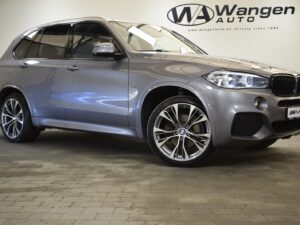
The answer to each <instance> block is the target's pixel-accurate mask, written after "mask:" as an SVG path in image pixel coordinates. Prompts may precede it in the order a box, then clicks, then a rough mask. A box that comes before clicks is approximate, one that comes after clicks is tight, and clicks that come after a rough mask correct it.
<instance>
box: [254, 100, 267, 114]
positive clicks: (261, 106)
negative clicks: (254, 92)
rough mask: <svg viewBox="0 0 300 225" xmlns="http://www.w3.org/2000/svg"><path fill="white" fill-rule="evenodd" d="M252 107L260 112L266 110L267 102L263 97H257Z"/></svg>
mask: <svg viewBox="0 0 300 225" xmlns="http://www.w3.org/2000/svg"><path fill="white" fill-rule="evenodd" d="M254 105H255V107H256V108H258V109H259V110H262V111H264V110H266V109H267V108H268V103H267V100H266V99H264V98H263V97H257V98H256V99H255V100H254Z"/></svg>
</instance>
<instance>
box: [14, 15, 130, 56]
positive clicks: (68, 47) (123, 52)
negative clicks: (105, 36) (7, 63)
mask: <svg viewBox="0 0 300 225" xmlns="http://www.w3.org/2000/svg"><path fill="white" fill-rule="evenodd" d="M84 23H90V24H91V23H92V24H100V25H102V26H103V27H104V28H105V29H107V31H108V32H109V33H110V34H111V36H112V38H113V40H114V44H115V45H116V48H118V49H119V50H120V52H121V55H122V56H123V57H122V59H125V58H128V54H127V52H126V50H125V48H124V47H123V45H122V42H121V41H120V40H119V38H118V37H117V36H116V34H115V33H114V31H113V30H112V29H111V28H110V27H109V26H108V25H107V24H106V23H105V22H101V21H88V20H87V21H79V22H72V23H57V24H52V25H49V26H44V27H39V28H36V29H33V30H32V31H29V32H26V34H27V35H25V36H24V37H22V38H21V40H20V41H19V42H18V43H17V44H16V46H15V47H14V48H13V50H12V55H13V59H14V60H26V59H42V60H86V61H116V59H115V58H114V57H110V56H108V57H94V58H72V56H71V55H68V54H70V52H71V47H72V42H73V38H74V27H75V25H77V24H84ZM57 25H69V29H68V33H67V42H66V53H65V57H64V58H62V59H49V58H40V57H38V52H39V49H40V44H41V40H42V38H43V35H44V34H43V33H44V30H45V29H47V28H48V27H53V26H57ZM33 32H37V35H36V37H37V36H38V34H39V32H41V39H40V41H39V43H38V50H37V56H36V57H35V58H18V57H16V55H15V51H16V49H17V48H18V46H19V45H20V44H21V42H22V41H23V40H24V39H25V38H27V36H28V35H30V34H31V33H33ZM36 37H35V38H36ZM35 38H34V39H33V41H34V40H35ZM31 44H32V43H31ZM31 44H30V46H29V48H28V50H29V49H30V47H31ZM66 55H67V56H66Z"/></svg>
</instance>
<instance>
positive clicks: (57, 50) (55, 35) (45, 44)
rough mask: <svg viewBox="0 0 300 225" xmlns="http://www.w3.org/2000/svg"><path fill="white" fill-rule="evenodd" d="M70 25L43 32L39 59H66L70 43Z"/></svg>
mask: <svg viewBox="0 0 300 225" xmlns="http://www.w3.org/2000/svg"><path fill="white" fill-rule="evenodd" d="M68 30H69V25H56V26H51V27H47V28H45V29H44V31H43V36H42V38H41V42H40V46H39V51H38V57H39V58H47V59H62V58H64V57H65V54H66V52H67V51H66V49H67V47H66V46H67V42H68Z"/></svg>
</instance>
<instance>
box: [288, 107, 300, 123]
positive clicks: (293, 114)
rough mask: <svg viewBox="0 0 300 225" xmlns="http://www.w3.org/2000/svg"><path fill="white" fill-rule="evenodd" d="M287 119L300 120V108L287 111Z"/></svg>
mask: <svg viewBox="0 0 300 225" xmlns="http://www.w3.org/2000/svg"><path fill="white" fill-rule="evenodd" d="M287 118H288V119H289V120H292V119H299V118H300V107H292V108H288V109H287Z"/></svg>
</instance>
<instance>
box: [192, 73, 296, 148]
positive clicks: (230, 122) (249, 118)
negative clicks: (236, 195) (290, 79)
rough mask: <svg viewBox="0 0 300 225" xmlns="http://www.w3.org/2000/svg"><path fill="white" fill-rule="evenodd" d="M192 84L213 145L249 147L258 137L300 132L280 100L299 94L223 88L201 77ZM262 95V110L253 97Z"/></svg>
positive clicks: (261, 138)
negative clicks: (266, 105) (263, 107)
mask: <svg viewBox="0 0 300 225" xmlns="http://www.w3.org/2000/svg"><path fill="white" fill-rule="evenodd" d="M199 79H201V80H195V81H193V82H192V83H190V85H192V86H193V87H194V88H195V89H196V90H197V91H198V92H199V96H201V101H202V102H203V105H204V106H205V108H206V111H207V114H208V117H209V119H210V121H211V126H212V127H211V129H212V137H213V144H214V146H215V147H232V146H237V145H238V146H240V147H241V146H250V145H253V144H256V143H259V142H260V141H262V140H266V139H272V138H285V137H289V136H292V135H297V134H300V120H288V119H287V107H288V106H279V102H281V101H282V100H289V101H291V102H292V104H291V105H289V106H290V107H293V102H296V101H298V100H299V101H300V97H288V98H285V97H277V96H275V95H274V94H273V93H272V91H271V90H269V89H240V90H233V89H224V88H219V87H217V86H215V85H213V84H211V83H209V82H208V81H206V80H205V79H203V78H199ZM258 97H261V98H264V99H265V100H266V102H267V104H268V107H267V108H266V109H265V110H260V109H258V108H257V107H256V106H255V104H254V103H255V99H256V98H258Z"/></svg>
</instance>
